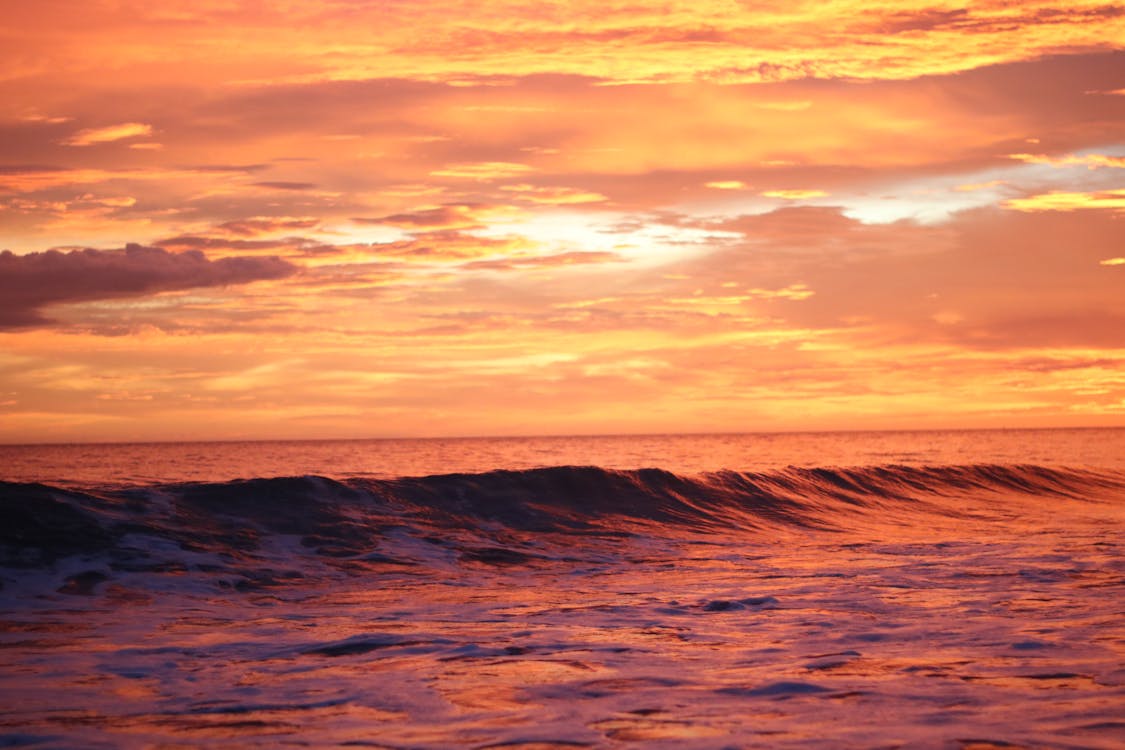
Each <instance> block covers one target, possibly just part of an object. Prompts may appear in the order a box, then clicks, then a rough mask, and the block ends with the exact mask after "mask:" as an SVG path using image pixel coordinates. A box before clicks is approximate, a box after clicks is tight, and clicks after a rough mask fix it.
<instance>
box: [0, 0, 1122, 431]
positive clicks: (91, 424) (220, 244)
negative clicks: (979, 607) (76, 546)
mask: <svg viewBox="0 0 1125 750" xmlns="http://www.w3.org/2000/svg"><path fill="white" fill-rule="evenodd" d="M0 100H2V101H3V102H4V106H3V107H2V108H0V249H4V252H3V253H2V254H0V441H4V442H41V441H50V442H54V441H101V440H114V441H116V440H172V439H212V438H214V439H227V438H330V437H381V436H438V435H520V434H575V433H578V434H595V433H632V432H705V431H759V430H820V429H881V428H940V427H1031V426H1078V425H1091V426H1096V425H1125V8H1123V7H1122V6H1121V5H1119V4H1115V3H1109V2H1082V1H1077V2H1068V3H1056V2H1035V1H1030V2H1020V3H1012V2H1007V1H1002V0H990V1H986V2H977V3H972V4H965V3H949V2H940V0H933V1H931V2H910V1H909V0H905V1H904V0H894V2H832V1H831V0H827V1H826V0H817V1H816V2H800V1H794V0H785V1H784V2H756V3H751V2H735V1H734V0H726V1H720V0H711V1H708V0H690V2H689V1H688V0H663V1H658V0H628V1H627V2H626V1H625V0H598V1H597V2H593V1H592V0H575V1H572V2H555V1H548V2H509V1H508V0H498V1H497V0H482V1H480V2H465V1H463V0H428V1H423V0H380V1H378V2H375V1H367V0H323V1H321V2H308V1H298V0H252V1H251V0H247V1H246V2H235V1H234V0H190V1H188V0H162V1H161V2H158V3H153V2H140V1H139V0H84V1H83V2H74V1H69V2H68V1H66V0H39V1H38V2H27V3H7V4H6V5H5V8H4V14H3V18H2V20H0Z"/></svg>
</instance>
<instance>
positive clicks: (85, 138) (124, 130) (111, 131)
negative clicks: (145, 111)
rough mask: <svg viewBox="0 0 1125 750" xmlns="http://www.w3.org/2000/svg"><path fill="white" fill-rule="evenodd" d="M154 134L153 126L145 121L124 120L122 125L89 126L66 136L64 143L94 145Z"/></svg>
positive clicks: (69, 144)
mask: <svg viewBox="0 0 1125 750" xmlns="http://www.w3.org/2000/svg"><path fill="white" fill-rule="evenodd" d="M150 135H152V126H151V125H146V124H145V123H143V122H123V123H121V124H120V125H106V126H105V127H101V128H88V129H86V130H79V131H78V132H77V133H75V134H74V135H72V136H70V137H69V138H66V139H65V140H64V141H63V143H64V144H66V145H67V146H93V145H94V144H97V143H111V142H113V141H122V140H125V139H127V138H139V137H143V136H150Z"/></svg>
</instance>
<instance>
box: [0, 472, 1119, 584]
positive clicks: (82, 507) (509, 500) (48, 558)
mask: <svg viewBox="0 0 1125 750" xmlns="http://www.w3.org/2000/svg"><path fill="white" fill-rule="evenodd" d="M1123 486H1125V475H1122V474H1119V473H1113V472H1095V471H1088V470H1064V469H1050V468H1044V467H1038V466H991V465H981V466H947V467H930V468H914V467H903V466H880V467H870V468H853V469H840V468H820V469H796V468H794V469H789V470H786V471H781V472H772V473H745V472H733V471H727V472H719V473H712V474H704V475H699V476H695V477H687V476H680V475H677V474H673V473H670V472H666V471H661V470H659V469H642V470H638V471H611V470H606V469H599V468H596V467H573V466H564V467H555V468H544V469H532V470H526V471H493V472H488V473H484V474H448V475H439V476H429V477H419V478H402V479H395V480H370V479H353V480H346V481H334V480H331V479H326V478H323V477H311V476H310V477H280V478H260V479H248V480H238V481H232V482H222V483H184V484H170V485H157V486H153V487H146V488H120V489H100V490H96V491H95V490H89V491H78V490H73V489H60V488H55V487H49V486H46V485H42V484H17V483H0V521H2V523H0V529H2V530H0V550H2V552H0V564H3V565H5V566H7V567H38V566H43V565H49V564H52V563H54V562H56V561H58V560H59V559H61V558H65V557H68V556H74V555H91V554H96V553H107V554H111V557H112V564H111V565H112V566H116V567H123V568H124V569H132V568H137V567H138V566H140V567H147V568H149V569H152V570H161V569H165V568H168V567H169V566H171V568H172V569H179V568H180V567H182V565H183V563H181V562H176V561H170V560H166V559H160V558H161V555H160V554H158V553H157V552H155V550H157V549H159V550H167V549H169V544H171V545H173V547H172V548H173V549H174V548H178V549H180V550H186V551H190V552H196V553H208V554H214V555H219V556H220V557H222V558H230V559H234V560H239V559H247V558H252V557H255V556H259V555H261V554H265V553H264V552H263V550H264V547H265V545H266V543H267V542H268V541H269V540H271V539H274V540H276V539H278V538H282V537H285V538H290V539H296V540H298V543H299V548H298V549H299V550H301V551H302V552H303V553H305V554H308V555H310V556H318V557H322V558H332V559H335V560H352V561H356V560H358V561H363V562H371V561H377V562H380V563H384V564H390V563H402V564H407V563H413V562H416V560H414V559H413V557H414V556H412V555H410V554H407V555H406V556H405V557H404V558H399V557H398V555H399V554H400V553H401V552H402V550H398V549H394V548H395V547H396V546H398V547H401V546H402V544H401V542H402V540H403V539H404V538H407V537H409V538H412V539H414V540H426V541H427V542H429V543H431V544H436V545H439V546H442V545H444V546H447V547H448V546H450V545H454V543H455V541H456V540H462V539H471V540H473V542H472V544H473V545H477V546H479V545H480V544H487V545H493V546H495V545H501V546H503V545H508V548H507V550H506V551H505V552H503V553H501V552H497V551H494V552H490V553H487V554H485V553H481V552H479V551H473V550H476V549H477V547H476V546H472V547H471V549H470V550H469V551H467V552H466V551H465V550H461V554H462V557H463V558H465V559H469V560H477V561H480V560H484V561H488V562H495V563H510V562H516V561H523V560H526V559H530V558H529V557H527V554H528V553H527V552H526V551H520V549H519V548H521V547H526V546H527V544H526V542H527V541H529V540H532V539H534V537H529V536H527V535H528V534H529V533H539V534H550V535H586V536H592V537H612V536H620V535H623V534H631V535H640V534H650V535H657V536H659V535H682V534H685V533H698V534H707V533H717V532H721V533H750V532H755V533H758V534H769V533H771V532H779V531H783V530H785V529H787V528H788V529H819V530H824V531H831V530H841V529H848V528H853V527H857V526H858V527H865V528H872V529H873V528H879V527H882V526H885V525H886V524H899V525H902V524H907V525H909V524H916V525H918V526H919V527H924V525H925V524H927V523H934V522H936V519H940V518H942V517H946V518H950V517H961V516H966V515H971V516H976V517H982V518H983V517H987V515H988V509H989V508H990V507H992V508H993V510H994V511H995V510H996V508H995V507H994V506H996V504H997V503H999V502H1000V501H1001V499H1002V498H1008V499H1009V500H1010V499H1011V498H1012V497H1013V496H1015V497H1024V498H1026V497H1038V498H1044V499H1046V500H1050V501H1052V502H1054V503H1056V504H1058V503H1061V502H1083V501H1087V502H1089V501H1095V500H1097V499H1098V498H1099V497H1101V496H1103V495H1106V494H1107V493H1114V492H1117V491H1120V490H1121V489H1122V487H1123ZM1008 505H1009V506H1010V503H1009V504H1008ZM1005 507H1008V506H1005ZM982 514H983V515H982ZM997 518H999V516H997ZM392 532H394V533H392ZM520 535H522V536H520ZM146 540H147V541H146ZM396 543H397V544H396ZM497 549H499V547H497Z"/></svg>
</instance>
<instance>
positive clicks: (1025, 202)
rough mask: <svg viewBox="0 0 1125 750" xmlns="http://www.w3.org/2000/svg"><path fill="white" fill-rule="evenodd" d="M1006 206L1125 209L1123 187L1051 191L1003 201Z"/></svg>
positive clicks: (1050, 208) (1052, 209)
mask: <svg viewBox="0 0 1125 750" xmlns="http://www.w3.org/2000/svg"><path fill="white" fill-rule="evenodd" d="M1004 205H1005V206H1006V207H1008V208H1014V209H1016V210H1017V211H1077V210H1079V209H1086V208H1110V209H1114V210H1118V211H1120V210H1125V188H1122V189H1118V190H1103V191H1099V192H1095V193H1071V192H1064V191H1053V192H1050V193H1043V194H1040V195H1032V196H1029V197H1027V198H1012V199H1011V200H1007V201H1004Z"/></svg>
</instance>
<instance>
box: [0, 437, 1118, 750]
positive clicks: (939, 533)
mask: <svg viewBox="0 0 1125 750" xmlns="http://www.w3.org/2000/svg"><path fill="white" fill-rule="evenodd" d="M0 480H2V481H0V665H2V668H0V747H33V748H111V747H112V748H117V747H124V748H194V747H212V746H213V747H284V746H305V747H367V748H416V749H427V750H428V749H430V748H435V749H436V748H462V747H464V748H512V749H522V750H544V749H546V748H628V747H654V748H900V747H901V748H953V749H964V750H968V749H974V750H983V749H985V748H1105V749H1107V750H1108V749H1110V748H1118V749H1119V748H1122V747H1125V605H1123V604H1122V602H1125V558H1123V556H1122V544H1123V539H1125V534H1123V533H1122V532H1123V530H1125V429H1084V430H995V431H992V430H981V431H945V432H878V433H876V432H871V433H860V432H856V433H844V432H841V433H807V434H785V435H773V434H742V435H664V436H617V437H552V438H463V439H443V440H438V439H434V440H421V439H418V440H356V441H291V442H241V443H234V442H231V443H160V444H130V445H127V444H112V445H43V446H0Z"/></svg>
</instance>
